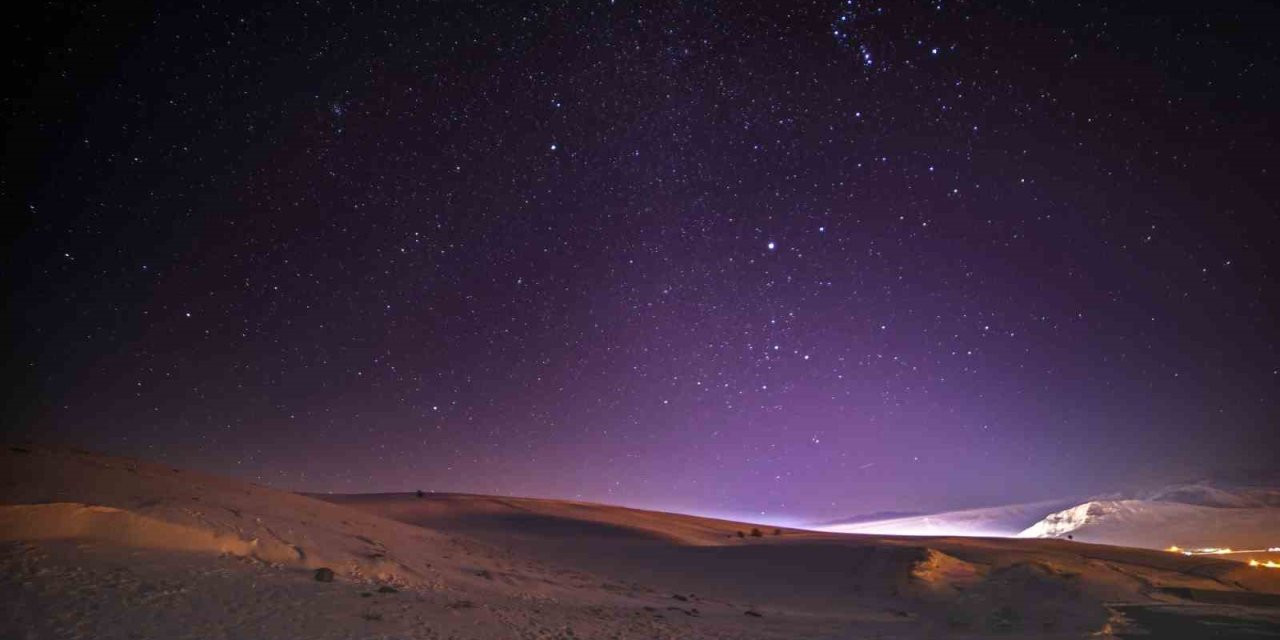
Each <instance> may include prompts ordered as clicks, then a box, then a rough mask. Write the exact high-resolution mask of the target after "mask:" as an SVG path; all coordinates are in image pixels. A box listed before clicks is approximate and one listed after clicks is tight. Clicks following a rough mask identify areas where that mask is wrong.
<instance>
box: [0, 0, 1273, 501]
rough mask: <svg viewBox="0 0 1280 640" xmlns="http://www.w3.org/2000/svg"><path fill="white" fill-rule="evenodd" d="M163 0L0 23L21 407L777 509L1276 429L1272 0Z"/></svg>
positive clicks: (129, 448) (1145, 461) (1114, 480)
mask: <svg viewBox="0 0 1280 640" xmlns="http://www.w3.org/2000/svg"><path fill="white" fill-rule="evenodd" d="M165 4H166V5H168V6H166V7H161V8H156V7H150V6H139V5H129V4H127V3H117V2H97V3H93V2H70V3H47V4H45V5H44V6H43V7H40V8H37V7H35V6H34V5H33V7H32V10H31V11H29V12H28V13H26V14H25V15H23V16H10V21H9V24H7V26H6V27H4V28H5V30H6V34H5V40H6V42H8V43H10V46H11V47H17V50H18V53H17V54H16V55H15V54H13V53H11V54H10V56H9V57H8V59H7V65H8V69H7V73H6V75H7V77H8V79H7V81H6V87H5V91H4V94H5V98H4V102H3V107H4V129H5V144H4V169H3V177H2V178H0V180H2V182H0V188H2V189H3V195H4V203H5V219H6V221H8V222H9V225H8V226H9V227H10V229H11V233H10V235H9V236H8V238H7V241H6V242H7V250H6V251H5V255H4V261H3V264H4V266H3V269H4V280H5V284H6V285H7V286H6V288H7V290H8V291H9V294H8V299H7V304H6V305H5V306H6V309H7V314H6V318H7V330H6V338H7V345H6V349H5V351H6V352H7V357H6V359H5V362H6V372H7V376H6V377H7V378H8V379H9V380H10V382H9V383H7V384H6V386H5V398H4V406H5V417H4V423H5V433H4V436H5V439H7V440H11V441H15V440H26V439H32V440H38V441H46V442H60V443H67V444H73V445H77V446H81V447H85V448H90V449H95V450H100V451H104V452H109V453H120V454H126V455H135V456H140V457H144V458H147V459H152V460H159V461H163V462H166V463H169V464H173V465H177V466H185V467H193V468H198V469H202V470H207V471H212V472H216V473H223V474H230V475H234V476H237V477H242V478H246V479H249V480H252V481H256V482H261V483H264V484H269V485H272V486H278V487H282V488H289V489H300V490H312V491H344V492H361V491H403V490H412V489H418V488H422V489H426V490H441V491H468V492H481V493H502V494H515V495H531V496H550V497H565V498H579V499H586V500H594V501H603V502H611V503H620V504H626V505H632V506H642V507H651V508H661V509H669V510H681V511H688V512H697V513H705V514H718V515H730V516H739V517H747V516H750V517H753V518H756V519H765V520H773V521H803V520H816V519H825V518H834V517H839V516H844V515H850V514H855V513H860V512H868V511H876V510H883V509H893V510H900V511H909V510H927V509H946V508H961V507H972V506H980V505H989V504H1000V503H1009V502H1020V501H1028V500H1034V499H1043V498H1051V497H1061V496H1074V495H1085V494H1088V493H1091V492H1102V491H1114V490H1118V489H1121V488H1124V487H1126V486H1132V485H1133V484H1134V483H1143V482H1159V481H1166V480H1176V479H1183V478H1189V477H1194V476H1196V475H1199V474H1207V473H1215V472H1219V471H1223V470H1230V469H1233V468H1237V467H1240V466H1248V465H1255V466H1256V465H1266V464H1268V463H1270V464H1274V460H1275V456H1276V451H1277V449H1280V436H1278V435H1277V434H1278V433H1280V428H1277V425H1278V423H1280V349H1278V348H1277V344H1276V338H1277V330H1276V328H1275V327H1274V326H1273V325H1275V324H1277V320H1276V316H1277V312H1278V311H1280V291H1278V289H1277V285H1278V284H1280V283H1278V282H1277V279H1278V275H1280V273H1278V271H1277V268H1278V267H1280V240H1278V239H1277V238H1278V236H1277V233H1278V232H1280V222H1278V221H1277V211H1278V210H1280V208H1278V207H1277V205H1278V204H1280V186H1277V179H1278V178H1280V167H1277V158H1278V157H1280V155H1278V154H1280V135H1278V134H1280V132H1278V131H1277V124H1276V121H1277V113H1278V111H1280V108H1278V104H1280V103H1278V102H1277V98H1278V96H1277V88H1280V64H1278V62H1280V48H1277V44H1278V43H1277V42H1276V39H1275V36H1274V26H1275V25H1276V24H1280V11H1278V10H1277V9H1276V8H1274V7H1271V6H1268V5H1267V4H1265V3H1257V4H1252V3H1241V2H1234V1H1225V2H1210V3H1196V4H1195V6H1194V9H1187V10H1183V9H1178V10H1176V12H1174V11H1175V9H1174V4H1176V3H1174V4H1171V3H1154V2H1153V3H1146V4H1135V5H1132V6H1123V5H1118V4H1113V5H1111V6H1110V7H1102V6H1095V4H1098V3H1083V6H1070V7H1068V6H1065V5H1066V3H1059V2H1036V3H1032V2H1009V3H1004V2H1001V3H987V2H981V3H978V2H974V3H968V2H955V1H951V0H937V1H933V2H911V1H906V0H903V1H900V2H888V1H884V2H872V1H869V2H863V1H857V0H834V1H823V2H804V3H801V2H796V3H792V2H777V3H735V2H720V3H712V2H680V3H660V2H633V1H624V0H619V1H617V2H600V1H595V2H554V3H539V4H529V5H526V4H525V3H516V2H492V3H491V2H423V3H414V2H405V3H396V2H387V3H369V4H367V5H366V6H357V7H351V6H339V5H338V3H324V2H321V3H289V4H278V3H267V4H263V5H261V6H258V5H257V3H250V4H251V5H252V6H245V7H234V6H231V5H229V4H225V3H209V4H210V6H207V7H200V6H195V5H196V4H197V3H185V2H182V3H165ZM762 6H765V7H767V8H762ZM12 51H13V49H11V52H12Z"/></svg>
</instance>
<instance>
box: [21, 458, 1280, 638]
mask: <svg viewBox="0 0 1280 640" xmlns="http://www.w3.org/2000/svg"><path fill="white" fill-rule="evenodd" d="M321 498H323V499H321ZM751 529H752V525H750V524H742V523H736V522H728V521H723V520H713V519H706V518H697V517H692V516H684V515H677V514H668V513H657V512H649V511H638V510H633V509H625V508H620V507H610V506H605V505H595V504H584V503H574V502H566V501H554V500H534V499H520V498H497V497H486V496H470V495H453V494H428V495H427V496H425V497H421V498H420V497H417V496H414V495H412V494H386V495H364V496H323V497H311V496H302V495H297V494H292V493H287V492H283V491H277V490H273V489H269V488H265V487H261V486H257V485H253V484H248V483H244V482H239V481H234V480H229V479H225V478H218V477H213V476H209V475H204V474H199V473H194V472H188V471H184V470H180V469H173V468H170V467H166V466H162V465H155V464H149V463H145V462H140V461H136V460H130V459H124V458H113V457H106V456H99V455H93V454H88V453H83V452H77V451H73V450H68V449H51V448H44V447H33V446H26V445H23V446H18V447H5V448H4V449H3V451H0V569H2V572H0V574H2V576H3V577H0V637H4V638H133V637H140V638H935V637H987V636H993V637H1045V638H1051V637H1060V638H1079V637H1087V636H1090V635H1094V634H1097V635H1100V636H1102V637H1107V636H1125V637H1127V636H1129V635H1133V634H1139V633H1141V632H1142V631H1143V630H1144V629H1147V630H1151V631H1153V632H1154V633H1155V635H1151V636H1146V637H1189V638H1194V637H1252V638H1257V637H1267V636H1268V635H1280V571H1276V570H1268V569H1263V568H1254V567H1248V566H1246V565H1244V564H1242V563H1239V562H1235V561H1231V560H1223V559H1217V558H1206V557H1185V556H1181V555H1176V554H1168V553H1163V552H1157V551H1145V550H1138V549H1127V548H1121V547H1107V546H1100V545H1086V544H1079V543H1072V542H1063V541H1056V540H1017V539H983V538H907V537H891V536H868V535H848V534H831V533H813V532H805V531H797V530H783V531H780V532H779V535H775V531H774V529H773V528H772V527H764V526H761V527H759V529H760V530H761V532H762V534H763V535H762V536H761V537H752V536H750V535H749V532H750V531H751ZM739 531H741V532H743V533H744V534H748V535H746V536H745V537H739V535H738V532H739ZM319 568H330V569H332V570H333V571H334V572H335V579H334V580H333V581H332V582H320V581H317V580H316V577H315V576H316V569H319ZM1171 633H1176V634H1177V635H1174V636H1170V634H1171ZM1213 633H1216V634H1218V635H1211V634H1213ZM1135 637H1138V636H1136V635H1135Z"/></svg>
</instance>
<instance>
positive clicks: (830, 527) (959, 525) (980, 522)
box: [815, 500, 1075, 536]
mask: <svg viewBox="0 0 1280 640" xmlns="http://www.w3.org/2000/svg"><path fill="white" fill-rule="evenodd" d="M1074 502H1075V501H1074V500H1070V501H1067V500H1045V501H1041V502H1029V503H1024V504H1012V505H1003V506H999V507H984V508H980V509H964V510H960V511H947V512H942V513H933V514H919V515H911V516H905V517H895V518H881V519H874V520H867V519H858V518H854V519H849V520H845V521H839V522H831V523H824V524H822V525H818V526H816V527H815V528H817V529H818V530H820V531H832V532H836V533H873V534H885V535H927V536H1013V535H1015V534H1017V533H1018V532H1019V531H1022V530H1024V529H1025V528H1027V527H1028V526H1030V525H1031V524H1033V523H1035V522H1036V521H1037V520H1039V519H1040V518H1043V517H1044V516H1045V515H1046V514H1049V513H1053V512H1054V511H1056V510H1058V509H1062V508H1064V507H1067V506H1069V505H1071V504H1073V503H1074Z"/></svg>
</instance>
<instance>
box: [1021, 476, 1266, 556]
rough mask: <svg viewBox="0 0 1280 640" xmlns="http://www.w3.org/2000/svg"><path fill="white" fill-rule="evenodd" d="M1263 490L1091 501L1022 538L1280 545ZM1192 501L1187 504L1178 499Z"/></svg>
mask: <svg viewBox="0 0 1280 640" xmlns="http://www.w3.org/2000/svg"><path fill="white" fill-rule="evenodd" d="M1269 495H1270V494H1269V492H1267V491H1264V490H1256V491H1247V492H1230V491H1222V490H1214V491H1195V492H1190V493H1188V492H1181V491H1179V492H1170V493H1162V494H1160V495H1159V496H1158V497H1153V499H1147V500H1091V501H1089V502H1085V503H1083V504H1079V505H1076V506H1074V507H1071V508H1069V509H1064V510H1062V511H1058V512H1055V513H1051V514H1049V515H1048V516H1046V517H1045V518H1044V519H1042V520H1040V521H1039V522H1037V523H1035V524H1034V525H1032V526H1030V527H1027V528H1026V529H1025V530H1023V531H1022V532H1021V533H1019V534H1018V537H1021V538H1065V537H1067V536H1071V537H1072V538H1073V539H1075V540H1079V541H1083V542H1096V543H1101V544H1114V545H1124V546H1130V547H1146V548H1149V549H1164V548H1168V547H1171V546H1178V547H1182V548H1184V549H1191V548H1207V547H1214V548H1224V547H1229V548H1232V549H1267V548H1272V547H1278V546H1280V507H1275V506H1268V502H1267V500H1268V499H1269V498H1268V496H1269ZM1187 498H1191V500H1189V501H1187V502H1182V501H1178V500H1181V499H1187Z"/></svg>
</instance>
